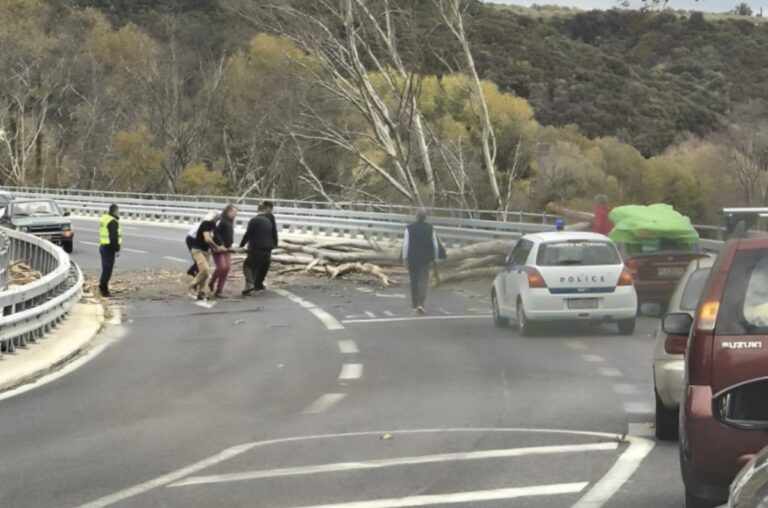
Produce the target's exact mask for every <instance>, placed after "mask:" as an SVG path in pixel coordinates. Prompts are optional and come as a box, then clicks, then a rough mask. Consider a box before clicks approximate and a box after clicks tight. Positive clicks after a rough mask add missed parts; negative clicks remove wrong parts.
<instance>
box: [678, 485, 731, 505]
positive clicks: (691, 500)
mask: <svg viewBox="0 0 768 508" xmlns="http://www.w3.org/2000/svg"><path fill="white" fill-rule="evenodd" d="M722 504H723V502H721V501H713V500H711V499H703V498H700V497H696V496H694V495H693V494H691V493H690V492H688V490H687V489H686V491H685V508H718V507H719V506H722Z"/></svg>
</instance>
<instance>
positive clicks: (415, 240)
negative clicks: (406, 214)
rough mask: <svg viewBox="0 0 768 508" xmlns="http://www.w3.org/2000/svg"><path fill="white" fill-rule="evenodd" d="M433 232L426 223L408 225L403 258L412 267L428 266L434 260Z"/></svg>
mask: <svg viewBox="0 0 768 508" xmlns="http://www.w3.org/2000/svg"><path fill="white" fill-rule="evenodd" d="M435 243H436V238H435V230H434V228H433V227H432V224H429V223H428V222H418V221H417V222H414V223H412V224H409V225H408V236H407V245H405V246H404V249H405V250H406V252H404V254H405V256H406V257H407V258H408V262H409V263H411V264H413V265H424V264H429V263H431V262H432V261H434V260H435V257H436V256H437V252H436V251H435Z"/></svg>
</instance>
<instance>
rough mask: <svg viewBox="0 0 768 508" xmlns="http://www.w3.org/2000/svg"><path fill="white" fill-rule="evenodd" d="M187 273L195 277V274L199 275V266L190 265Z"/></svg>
mask: <svg viewBox="0 0 768 508" xmlns="http://www.w3.org/2000/svg"><path fill="white" fill-rule="evenodd" d="M187 275H189V276H190V277H194V276H195V275H197V266H191V267H189V270H187Z"/></svg>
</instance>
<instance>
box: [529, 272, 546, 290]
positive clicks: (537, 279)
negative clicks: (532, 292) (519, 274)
mask: <svg viewBox="0 0 768 508" xmlns="http://www.w3.org/2000/svg"><path fill="white" fill-rule="evenodd" d="M526 272H527V273H528V287H529V288H531V289H546V288H547V283H546V282H545V281H544V277H542V276H541V274H540V273H539V271H538V270H537V269H535V268H528V269H527V270H526Z"/></svg>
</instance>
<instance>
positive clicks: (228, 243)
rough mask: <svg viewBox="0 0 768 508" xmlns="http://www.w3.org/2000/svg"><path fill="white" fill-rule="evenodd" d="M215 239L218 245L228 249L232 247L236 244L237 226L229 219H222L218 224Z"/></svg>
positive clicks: (214, 234)
mask: <svg viewBox="0 0 768 508" xmlns="http://www.w3.org/2000/svg"><path fill="white" fill-rule="evenodd" d="M213 239H214V241H215V242H216V243H217V244H218V245H223V246H224V247H227V248H229V247H232V244H233V243H235V224H234V222H233V221H232V220H230V219H229V217H222V218H221V219H220V220H219V223H218V224H216V230H215V231H214V233H213Z"/></svg>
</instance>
